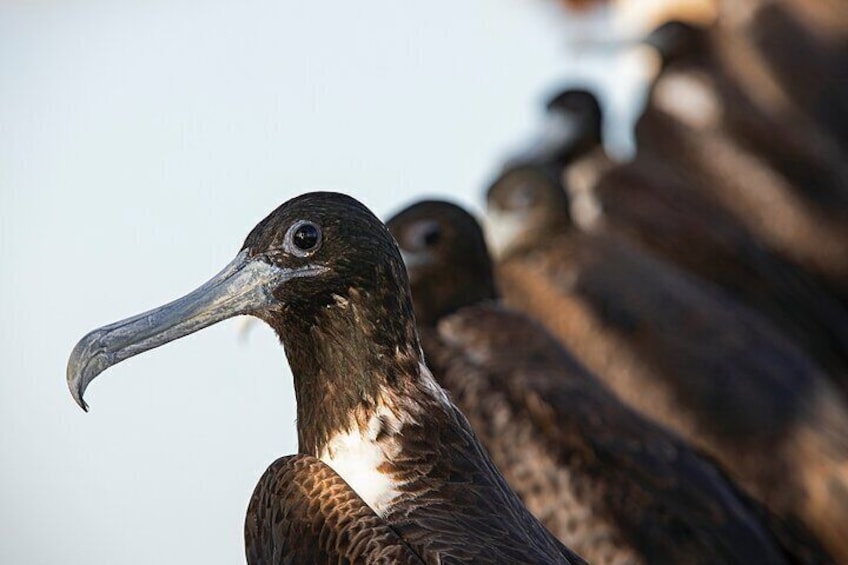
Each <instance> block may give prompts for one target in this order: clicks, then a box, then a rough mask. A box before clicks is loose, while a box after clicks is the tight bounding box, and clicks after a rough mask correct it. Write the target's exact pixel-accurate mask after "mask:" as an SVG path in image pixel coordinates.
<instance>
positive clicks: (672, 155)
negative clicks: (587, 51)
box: [637, 24, 848, 302]
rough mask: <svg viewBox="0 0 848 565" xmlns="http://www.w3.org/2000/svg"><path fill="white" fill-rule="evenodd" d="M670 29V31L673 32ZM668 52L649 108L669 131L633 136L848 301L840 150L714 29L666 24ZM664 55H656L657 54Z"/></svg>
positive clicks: (742, 46)
mask: <svg viewBox="0 0 848 565" xmlns="http://www.w3.org/2000/svg"><path fill="white" fill-rule="evenodd" d="M672 28H673V29H672ZM669 31H672V32H673V33H672V34H671V35H673V37H674V41H672V42H670V43H672V44H673V47H672V48H671V49H670V50H668V51H667V52H666V53H664V54H665V58H666V62H665V67H664V69H663V71H662V73H661V74H660V76H659V78H658V79H657V81H656V84H655V85H654V89H653V93H652V96H651V100H650V107H651V108H653V110H654V111H655V112H657V113H658V114H660V115H663V114H665V115H666V116H669V117H671V118H673V124H674V127H672V128H666V129H663V130H661V131H654V132H650V131H646V130H650V129H651V128H650V127H649V126H645V127H643V126H642V125H641V124H640V126H639V127H638V128H637V137H638V138H639V146H640V150H641V148H643V147H650V148H651V149H652V150H653V151H655V152H656V153H657V154H658V155H662V156H663V158H664V160H665V161H666V162H667V163H668V165H673V166H676V167H678V169H679V170H681V171H686V173H687V180H688V182H689V183H690V184H691V187H692V188H693V189H696V190H698V191H701V192H702V193H704V194H705V196H706V197H707V198H712V199H713V200H714V201H715V202H717V203H718V204H719V205H720V206H722V207H723V208H724V209H725V210H727V211H728V212H729V213H730V214H731V215H732V216H733V217H734V218H736V219H737V221H739V222H740V223H742V225H744V226H745V227H746V229H747V230H748V231H749V232H750V233H752V234H754V235H755V236H756V237H757V238H758V239H759V240H760V241H761V242H763V243H764V244H765V245H766V246H767V247H769V248H770V249H772V250H774V251H775V252H777V253H780V254H782V255H783V256H784V257H786V258H787V259H789V260H790V261H793V262H797V263H799V264H800V265H802V266H803V267H804V268H805V269H806V270H807V271H809V272H810V273H812V274H814V275H815V276H816V277H818V278H820V279H821V280H822V281H824V282H825V283H826V284H827V285H828V286H829V287H830V288H831V289H832V290H833V291H834V292H836V293H838V294H839V295H840V296H841V298H842V300H843V302H845V301H846V297H848V162H846V160H845V154H844V151H843V150H842V149H841V147H840V146H839V144H838V143H836V142H835V141H834V140H833V139H832V138H831V137H830V136H828V135H827V134H826V133H825V132H823V131H822V130H821V129H820V128H819V127H818V126H817V124H815V123H814V122H813V121H812V120H811V119H810V118H809V117H808V116H806V115H805V114H804V113H802V112H800V111H798V110H797V108H795V107H794V106H793V105H792V104H791V103H788V102H786V101H785V96H784V94H783V92H782V91H781V89H780V88H779V87H778V86H777V85H776V84H775V83H774V80H773V79H772V77H771V75H770V74H769V72H768V70H767V69H766V68H764V65H763V63H762V61H760V60H759V59H758V58H757V54H756V52H755V50H754V48H753V47H752V46H750V45H749V44H747V43H746V42H745V41H744V40H743V38H740V37H739V36H737V35H734V34H732V33H724V32H723V30H722V29H720V28H710V29H696V28H692V27H688V26H684V25H683V24H669V25H668V26H666V27H665V28H662V29H660V30H658V32H657V33H656V34H655V36H654V40H655V41H657V42H658V43H660V44H662V43H663V42H664V41H665V36H667V35H669ZM664 47H665V46H664V45H663V46H661V50H662V49H663V48H664Z"/></svg>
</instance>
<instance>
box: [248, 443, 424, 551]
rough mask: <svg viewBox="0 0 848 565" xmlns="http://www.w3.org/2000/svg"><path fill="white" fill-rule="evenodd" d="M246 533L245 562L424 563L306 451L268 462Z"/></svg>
mask: <svg viewBox="0 0 848 565" xmlns="http://www.w3.org/2000/svg"><path fill="white" fill-rule="evenodd" d="M244 536H245V547H246V552H247V562H248V563H249V565H282V564H300V563H314V564H327V565H329V564H336V563H368V564H370V563H400V564H423V563H424V561H423V560H422V559H421V558H420V557H419V556H418V554H417V553H416V552H415V550H414V549H413V548H412V547H410V546H409V545H407V543H406V542H404V540H403V539H401V538H400V536H399V535H398V534H397V533H396V532H395V531H394V530H393V529H392V528H390V527H389V526H388V525H387V524H386V523H385V522H384V521H383V519H382V518H380V517H379V516H378V515H377V514H376V513H374V511H373V510H372V509H371V508H370V507H369V506H368V505H367V504H365V502H364V501H363V500H362V499H361V498H360V497H359V495H357V494H356V492H354V491H353V489H351V488H350V486H348V484H347V483H346V482H345V481H344V480H343V479H342V478H341V477H340V476H339V475H337V474H336V473H335V471H333V470H332V469H331V468H330V467H328V466H327V465H326V464H325V463H323V462H322V461H320V460H319V459H316V458H315V457H312V456H309V455H291V456H288V457H281V458H280V459H277V460H276V461H275V462H274V463H273V464H272V465H271V466H270V467H268V470H267V471H265V473H264V474H263V475H262V478H261V479H260V480H259V483H258V484H257V485H256V489H255V490H254V492H253V496H252V497H251V499H250V505H249V506H248V509H247V518H246V520H245V526H244Z"/></svg>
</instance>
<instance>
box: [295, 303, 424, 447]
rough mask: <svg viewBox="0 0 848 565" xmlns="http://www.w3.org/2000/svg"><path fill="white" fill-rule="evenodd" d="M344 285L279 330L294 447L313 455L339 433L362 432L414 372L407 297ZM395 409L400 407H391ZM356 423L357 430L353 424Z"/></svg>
mask: <svg viewBox="0 0 848 565" xmlns="http://www.w3.org/2000/svg"><path fill="white" fill-rule="evenodd" d="M402 298H403V297H399V298H398V303H397V304H391V305H387V304H385V303H383V302H382V301H383V300H385V297H382V298H381V299H380V300H379V301H378V302H380V308H377V307H375V304H374V302H375V301H374V297H370V296H368V295H366V294H365V293H362V292H359V291H356V290H350V291H349V292H348V293H347V294H346V296H344V297H342V296H334V297H333V302H332V303H331V304H327V305H325V306H323V307H321V308H317V309H315V310H314V311H313V312H311V313H310V314H309V315H303V312H300V313H299V314H300V315H298V316H289V318H290V319H289V320H287V321H286V322H285V324H283V325H282V326H281V327H282V328H285V329H284V330H283V331H281V332H279V333H280V334H281V338H282V340H283V344H284V347H285V349H286V355H287V357H288V360H289V365H290V366H291V370H292V374H293V375H294V387H295V397H296V400H297V430H298V442H299V450H300V452H301V453H306V454H310V455H313V456H316V457H318V456H319V454H320V453H322V452H323V451H324V450H325V448H326V447H327V444H328V442H329V441H330V440H331V439H332V438H334V437H337V436H338V435H339V434H346V433H356V432H357V431H359V432H361V433H363V434H365V433H366V431H367V430H368V427H369V425H370V422H372V419H373V417H374V416H375V415H376V414H378V413H380V411H382V410H385V409H389V410H392V411H395V412H396V411H398V410H401V407H400V406H399V404H398V403H397V402H395V401H394V399H397V398H401V397H403V395H404V391H407V390H409V389H410V386H411V385H414V384H415V382H416V381H417V380H418V379H419V378H420V369H419V367H420V365H421V362H422V359H421V349H420V345H419V340H418V333H417V331H416V329H415V322H414V318H413V317H412V310H411V304H409V300H408V297H407V299H406V300H403V299H402ZM398 416H400V415H398ZM357 428H358V430H357Z"/></svg>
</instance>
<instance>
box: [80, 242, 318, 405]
mask: <svg viewBox="0 0 848 565" xmlns="http://www.w3.org/2000/svg"><path fill="white" fill-rule="evenodd" d="M323 269H324V268H323V267H305V268H301V269H283V268H280V267H277V266H274V265H271V264H269V263H266V262H265V261H263V260H261V259H259V258H257V257H253V258H248V252H247V250H242V251H241V252H240V253H239V254H238V255H237V256H236V258H235V259H233V261H232V262H230V263H229V264H228V265H227V266H226V267H224V269H223V270H222V271H221V272H220V273H218V274H217V275H215V276H214V277H212V279H211V280H209V281H208V282H206V283H205V284H204V285H203V286H201V287H200V288H198V289H197V290H195V291H193V292H191V293H189V294H187V295H186V296H184V297H182V298H179V299H177V300H175V301H173V302H171V303H169V304H166V305H164V306H160V307H159V308H155V309H153V310H150V311H148V312H144V313H143V314H139V315H137V316H133V317H132V318H127V319H126V320H121V321H120V322H115V323H114V324H109V325H108V326H104V327H102V328H98V329H96V330H94V331H92V332H89V333H88V334H87V335H86V336H85V337H83V338H82V339H81V340H80V341H79V343H77V345H76V347H74V350H73V351H72V352H71V357H70V359H69V360H68V370H67V379H68V387H69V388H70V389H71V395H72V396H73V397H74V400H76V402H77V404H79V405H80V407H81V408H82V409H83V410H88V406H87V404H86V403H85V401H84V400H83V395H84V394H85V389H86V388H87V387H88V385H89V383H91V381H92V380H94V378H95V377H97V375H99V374H100V373H102V372H103V371H105V370H106V369H108V368H109V367H111V366H112V365H115V364H117V363H120V362H121V361H123V360H125V359H129V358H130V357H132V356H133V355H138V354H139V353H143V352H145V351H148V350H150V349H153V348H155V347H159V346H160V345H164V344H166V343H168V342H169V341H174V340H175V339H179V338H181V337H184V336H187V335H189V334H191V333H194V332H196V331H198V330H202V329H203V328H206V327H208V326H211V325H212V324H215V323H217V322H220V321H222V320H225V319H227V318H231V317H233V316H238V315H241V314H252V313H256V312H259V311H261V310H263V309H265V308H268V307H270V306H273V305H274V304H275V303H276V302H277V301H276V300H275V299H274V297H273V294H272V292H273V290H274V289H275V288H276V287H278V286H279V285H280V284H282V283H284V282H285V281H287V280H289V279H291V278H295V277H302V276H310V275H313V274H317V273H318V272H320V271H321V270H323Z"/></svg>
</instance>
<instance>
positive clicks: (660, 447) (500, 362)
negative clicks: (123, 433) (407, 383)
mask: <svg viewBox="0 0 848 565" xmlns="http://www.w3.org/2000/svg"><path fill="white" fill-rule="evenodd" d="M386 225H387V226H388V228H389V230H390V231H391V232H392V235H393V236H394V237H395V239H396V240H397V242H398V245H399V246H400V249H401V254H402V256H403V258H404V261H405V262H406V265H407V270H408V272H409V280H410V287H411V289H412V299H413V305H414V308H415V318H416V320H417V322H418V325H419V333H420V335H421V340H422V346H423V348H424V353H425V355H426V357H427V360H428V363H429V366H430V367H431V368H432V370H433V375H434V376H435V377H436V380H437V381H439V383H440V384H441V385H442V386H444V387H445V388H446V389H447V390H448V391H449V392H450V393H451V395H452V398H453V399H454V401H455V402H456V403H457V405H458V406H459V407H460V409H461V410H462V412H463V413H464V414H465V415H466V416H467V417H468V419H469V421H470V422H471V424H472V426H473V427H474V429H475V431H476V432H477V435H478V437H479V438H480V439H481V441H482V442H483V444H484V445H485V447H486V448H487V449H488V451H489V453H491V455H492V458H493V460H494V461H495V464H496V465H498V467H499V468H500V469H501V470H502V471H503V473H504V476H505V477H506V478H507V480H508V481H509V483H510V485H511V486H512V487H513V488H514V489H515V490H516V492H517V493H518V494H519V495H520V496H521V497H522V499H523V500H524V502H525V504H527V507H528V508H529V509H530V510H531V511H532V512H533V513H534V514H535V515H536V516H537V517H538V518H539V519H540V520H542V522H543V523H544V524H545V525H546V526H547V527H548V528H549V529H550V530H551V532H553V533H554V534H556V535H557V537H559V539H560V541H562V542H563V543H565V544H567V545H568V546H569V547H571V548H573V549H574V550H575V551H577V552H579V553H580V555H582V556H583V557H585V558H586V559H587V560H589V561H590V562H592V563H611V562H615V563H625V562H626V563H660V562H667V563H672V562H673V563H753V562H757V563H780V562H783V559H784V558H783V556H782V555H781V554H780V552H781V548H780V547H778V546H779V545H783V546H784V547H783V550H784V551H785V552H786V556H787V557H788V558H789V560H798V561H801V562H821V561H822V558H823V556H824V555H826V554H825V553H824V552H823V550H822V549H821V548H820V547H818V546H817V545H816V544H815V542H813V541H812V540H809V539H807V540H803V539H801V537H800V536H796V537H793V534H792V533H791V532H789V531H788V530H790V528H787V527H785V526H784V525H782V524H780V523H778V521H777V520H776V519H775V518H774V517H773V516H770V515H769V514H768V513H767V512H766V511H765V510H764V509H763V508H762V507H761V506H759V505H757V504H756V503H755V502H754V501H752V500H750V499H749V498H748V497H747V496H745V495H743V494H742V493H741V492H740V491H739V490H738V488H737V487H736V486H735V485H734V484H733V483H732V482H731V481H730V480H729V479H728V478H727V477H726V476H725V475H724V474H723V472H722V471H720V470H719V469H718V468H717V467H716V466H715V464H714V463H713V462H712V461H711V460H710V459H709V458H708V457H706V456H704V455H703V454H701V453H699V452H698V451H697V450H695V449H693V448H692V447H691V446H689V445H688V444H687V443H685V442H684V441H683V440H682V439H680V438H679V437H678V436H677V435H675V434H673V433H671V432H669V431H667V430H666V429H664V428H663V427H661V426H658V425H656V424H655V423H653V422H652V421H650V420H648V419H647V418H644V417H643V416H641V415H639V414H638V413H636V412H635V411H633V410H632V409H631V408H629V407H627V406H626V405H625V404H623V403H622V402H621V401H620V400H618V399H617V398H616V397H615V396H614V395H613V394H612V392H611V391H610V390H609V389H608V388H606V387H605V386H604V385H603V384H602V383H601V382H600V381H599V380H598V379H597V377H596V376H595V375H593V374H592V373H591V372H590V371H588V370H587V369H586V368H585V367H583V366H582V365H581V364H580V363H579V362H578V361H577V359H576V358H575V357H574V356H573V355H572V354H571V353H570V352H569V351H568V350H567V349H565V348H564V347H562V346H561V345H560V344H559V343H558V342H557V341H556V339H555V338H554V337H553V336H552V335H551V334H550V333H548V332H547V330H545V329H544V328H543V327H542V326H541V325H540V324H539V323H538V322H536V321H535V320H533V319H532V318H530V317H528V316H527V315H525V314H523V313H520V312H518V311H516V310H512V309H509V308H507V307H504V306H503V305H501V304H500V303H499V301H498V292H497V284H496V281H495V278H494V272H493V267H492V261H491V259H490V257H489V254H488V251H487V248H486V244H485V241H484V237H483V233H482V231H481V229H480V226H479V225H478V224H477V222H476V220H475V219H474V218H473V216H471V215H470V214H469V213H468V212H466V211H465V210H463V209H462V208H460V207H459V206H456V205H454V204H451V203H449V202H444V201H433V200H424V201H420V202H417V203H415V204H413V205H411V206H409V207H407V208H405V209H403V210H402V211H400V212H399V213H397V214H396V215H395V216H394V217H392V218H391V219H390V220H389V221H388V222H386ZM766 524H768V526H769V527H771V528H773V529H774V530H775V535H776V537H772V535H771V533H770V532H769V531H768V530H767V528H766V527H765V525H766ZM778 538H780V541H778ZM817 560H819V561H817Z"/></svg>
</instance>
